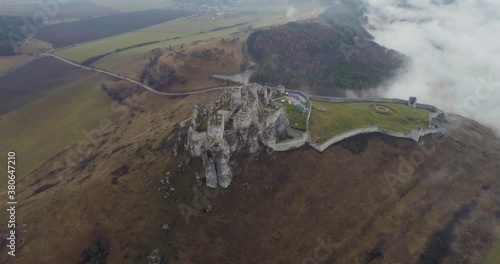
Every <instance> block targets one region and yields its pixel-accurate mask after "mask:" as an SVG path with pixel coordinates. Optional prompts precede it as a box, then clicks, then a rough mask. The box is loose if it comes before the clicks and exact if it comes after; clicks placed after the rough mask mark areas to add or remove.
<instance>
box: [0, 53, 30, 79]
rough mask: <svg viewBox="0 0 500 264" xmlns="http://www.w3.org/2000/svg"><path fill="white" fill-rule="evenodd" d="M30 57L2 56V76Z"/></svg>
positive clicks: (0, 64) (0, 59)
mask: <svg viewBox="0 0 500 264" xmlns="http://www.w3.org/2000/svg"><path fill="white" fill-rule="evenodd" d="M30 59H31V57H30V56H28V55H18V56H0V77H1V76H3V75H4V74H6V73H7V72H9V71H12V70H13V69H15V68H16V67H18V66H19V65H22V64H23V63H25V62H27V61H28V60H30Z"/></svg>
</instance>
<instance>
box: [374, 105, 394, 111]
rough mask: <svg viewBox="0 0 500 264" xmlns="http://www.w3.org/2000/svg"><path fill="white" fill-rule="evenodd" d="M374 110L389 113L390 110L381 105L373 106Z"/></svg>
mask: <svg viewBox="0 0 500 264" xmlns="http://www.w3.org/2000/svg"><path fill="white" fill-rule="evenodd" d="M375 110H376V111H377V112H380V113H389V112H390V111H391V110H389V108H387V107H385V106H383V105H377V106H375Z"/></svg>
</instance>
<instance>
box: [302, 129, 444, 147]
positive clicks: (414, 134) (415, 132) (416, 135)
mask: <svg viewBox="0 0 500 264" xmlns="http://www.w3.org/2000/svg"><path fill="white" fill-rule="evenodd" d="M370 133H382V134H385V135H389V136H393V137H397V138H407V139H411V140H414V141H416V142H418V141H419V140H420V138H421V137H423V136H425V135H429V134H435V133H437V134H444V133H445V130H444V128H435V129H425V130H423V129H412V131H411V132H410V133H403V132H396V131H391V130H387V129H383V128H380V127H378V126H369V127H363V128H356V129H352V130H349V131H347V132H344V133H341V134H338V135H336V136H334V137H332V138H330V139H329V140H328V141H326V142H324V143H323V144H318V143H315V142H309V145H310V146H311V147H313V148H314V149H315V150H317V151H319V152H323V151H324V150H325V149H327V148H328V147H330V146H331V145H333V144H335V143H338V142H340V141H342V140H345V139H348V138H350V137H354V136H358V135H362V134H370Z"/></svg>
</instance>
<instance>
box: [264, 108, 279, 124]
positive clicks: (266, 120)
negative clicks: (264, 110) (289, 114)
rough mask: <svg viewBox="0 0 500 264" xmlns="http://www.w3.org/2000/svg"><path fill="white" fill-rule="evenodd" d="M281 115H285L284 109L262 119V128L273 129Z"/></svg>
mask: <svg viewBox="0 0 500 264" xmlns="http://www.w3.org/2000/svg"><path fill="white" fill-rule="evenodd" d="M281 114H284V112H283V107H280V108H279V109H278V110H277V111H274V112H272V113H271V114H269V115H267V116H264V117H263V118H262V126H263V127H271V126H272V125H274V124H275V123H276V121H277V120H278V118H279V117H280V115H281Z"/></svg>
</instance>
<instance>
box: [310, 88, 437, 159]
mask: <svg viewBox="0 0 500 264" xmlns="http://www.w3.org/2000/svg"><path fill="white" fill-rule="evenodd" d="M309 100H314V101H321V102H329V103H346V102H352V103H355V102H381V103H398V104H404V105H407V104H408V100H402V99H397V98H337V97H325V96H310V97H309ZM416 108H419V109H426V110H429V111H431V112H432V113H430V114H429V127H430V126H431V123H432V122H433V119H434V118H436V117H438V116H439V114H440V113H443V112H442V111H441V110H440V109H438V108H437V107H435V106H433V105H428V104H418V103H417V104H416ZM312 111H313V108H311V112H312ZM308 123H309V122H308ZM308 131H309V128H308ZM445 132H446V131H445V129H444V128H429V129H412V131H411V132H410V133H403V132H396V131H391V130H387V129H383V128H380V127H378V126H376V125H374V126H368V127H363V128H356V129H352V130H349V131H346V132H344V133H341V134H339V135H336V136H334V137H332V138H330V139H329V140H327V141H326V142H324V143H322V144H318V143H316V142H312V141H309V145H310V146H311V147H313V148H314V149H316V150H317V151H320V152H323V151H324V150H325V149H327V148H328V147H330V146H331V145H333V144H335V143H338V142H340V141H342V140H345V139H348V138H350V137H354V136H357V135H362V134H370V133H382V134H385V135H389V136H393V137H397V138H407V139H411V140H414V141H417V142H418V141H419V140H420V138H421V137H423V136H425V135H428V134H435V133H437V134H445Z"/></svg>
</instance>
